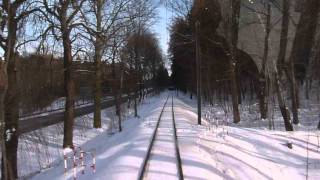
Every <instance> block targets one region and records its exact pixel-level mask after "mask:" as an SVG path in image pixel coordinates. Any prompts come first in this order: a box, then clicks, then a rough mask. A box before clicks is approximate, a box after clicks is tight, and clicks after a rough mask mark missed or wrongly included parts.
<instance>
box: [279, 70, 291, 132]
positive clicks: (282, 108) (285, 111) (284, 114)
mask: <svg viewBox="0 0 320 180" xmlns="http://www.w3.org/2000/svg"><path fill="white" fill-rule="evenodd" d="M275 88H276V93H277V98H278V103H279V108H280V111H281V114H282V117H283V121H284V126H285V128H286V131H293V127H292V124H291V120H290V112H289V110H288V108H287V107H286V104H285V101H284V100H283V97H282V94H281V88H280V80H279V75H278V72H276V74H275Z"/></svg>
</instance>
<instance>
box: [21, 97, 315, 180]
mask: <svg viewBox="0 0 320 180" xmlns="http://www.w3.org/2000/svg"><path fill="white" fill-rule="evenodd" d="M172 94H174V93H172ZM172 94H170V93H169V92H166V93H162V94H161V95H160V96H156V97H152V98H149V99H148V100H147V101H146V102H145V103H143V104H142V105H141V106H140V107H139V115H140V118H134V117H133V116H132V115H129V116H128V120H126V121H125V122H124V123H123V125H124V128H123V132H121V133H115V134H114V135H112V136H110V133H109V131H108V128H107V127H105V126H104V127H103V128H102V129H99V130H86V131H85V132H84V133H82V134H85V135H86V137H85V138H80V137H81V136H80V135H79V134H78V133H77V132H78V131H81V129H77V128H76V130H75V131H76V132H75V134H76V136H75V141H76V144H77V145H78V146H79V147H81V148H82V149H83V150H84V151H86V152H94V153H95V155H96V173H94V172H93V171H92V169H91V168H90V166H91V165H92V163H93V159H92V156H90V155H87V156H86V157H85V163H86V165H87V166H86V167H85V174H83V175H82V174H81V168H80V167H78V168H77V173H76V175H77V179H80V180H81V179H84V180H85V179H92V180H94V179H108V180H109V179H111V180H118V179H119V180H120V179H121V180H122V179H137V177H138V173H139V171H140V168H141V165H142V163H143V160H144V158H145V156H146V152H147V147H148V145H149V142H150V140H151V136H152V133H153V130H154V128H155V125H156V122H157V119H158V117H159V114H160V112H161V109H162V106H163V104H164V102H165V100H166V98H167V96H168V95H172ZM170 101H171V100H170V99H169V102H168V104H167V107H166V108H165V111H164V114H163V118H162V122H161V123H160V129H159V132H158V133H159V136H158V137H157V139H156V142H155V148H154V150H153V151H152V155H151V161H150V164H149V165H148V170H149V171H148V173H147V175H146V177H147V178H146V179H165V180H170V179H177V178H178V176H177V168H176V164H175V156H174V144H173V139H172V138H173V137H172V135H173V132H172V119H171V117H172V114H171V113H172V112H171V108H170V105H171V102H170ZM242 110H243V111H242V112H244V113H243V114H241V116H242V119H244V117H247V119H244V122H242V123H241V124H240V125H231V124H229V125H228V122H231V118H232V117H231V116H230V115H229V114H228V112H227V111H225V110H222V109H219V108H217V106H216V107H215V106H211V107H210V112H211V113H208V111H209V109H207V108H203V114H204V116H203V117H205V118H204V119H203V120H202V122H203V123H202V124H203V125H197V109H196V101H195V100H190V99H188V97H186V96H183V95H181V94H179V96H178V97H174V113H175V119H176V126H177V135H178V142H179V149H180V155H181V160H182V169H183V174H184V178H185V179H230V180H248V179H253V180H256V179H259V180H260V179H262V180H263V179H266V180H269V179H279V180H282V179H298V180H299V179H301V180H302V179H309V180H317V179H320V148H319V136H320V134H319V131H317V130H315V128H310V126H306V125H307V124H308V123H306V122H305V121H308V122H309V121H310V120H309V119H308V118H305V119H304V118H302V121H301V125H300V126H299V127H298V128H299V130H298V131H295V132H285V131H283V130H282V128H276V129H277V130H273V131H271V130H267V129H265V128H264V127H267V126H263V125H264V124H268V123H269V122H268V120H266V121H265V122H261V123H258V122H256V121H254V122H255V123H254V124H252V122H251V123H249V121H248V120H252V119H250V118H252V116H250V113H249V112H250V111H251V110H250V109H248V111H245V110H244V109H242ZM112 111H113V110H112V109H111V111H110V110H109V111H108V113H109V115H110V113H111V112H112ZM302 111H303V110H302ZM307 112H308V111H306V112H302V113H305V114H306V115H307ZM310 112H313V111H309V113H310ZM246 113H248V114H246ZM312 114H314V113H312ZM90 116H91V115H90ZM316 117H318V116H316ZM103 119H104V120H103V122H104V123H107V122H109V121H110V120H107V119H108V118H107V117H106V116H104V117H103ZM276 119H277V118H276ZM279 119H280V118H279ZM260 121H261V120H260ZM276 124H277V121H276ZM277 125H281V124H277ZM311 125H312V126H313V125H314V123H311ZM276 127H277V126H276ZM46 130H50V127H48V128H46ZM51 130H52V127H51ZM55 131H56V130H52V133H54V132H55ZM46 135H48V134H46ZM59 138H62V137H60V136H59ZM288 142H291V143H292V149H290V148H288ZM60 147H61V146H60ZM56 151H58V152H60V153H56ZM47 153H49V154H55V155H54V156H52V158H53V159H54V162H53V163H51V164H49V165H48V168H46V169H45V170H42V172H41V173H38V174H37V175H35V176H33V177H31V178H30V179H32V180H43V179H73V169H72V167H70V165H71V161H69V162H68V163H69V164H68V171H67V173H66V174H65V175H64V164H63V155H62V153H61V151H60V150H59V146H58V147H55V148H52V147H50V148H49V150H48V151H47ZM69 154H70V153H69ZM71 154H72V153H71ZM29 162H30V159H28V160H27V161H26V162H25V163H23V166H24V167H25V166H26V167H27V166H30V163H29ZM51 162H52V161H51Z"/></svg>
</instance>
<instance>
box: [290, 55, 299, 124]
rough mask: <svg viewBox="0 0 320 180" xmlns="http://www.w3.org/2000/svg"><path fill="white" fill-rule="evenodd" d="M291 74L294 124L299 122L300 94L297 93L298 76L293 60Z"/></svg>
mask: <svg viewBox="0 0 320 180" xmlns="http://www.w3.org/2000/svg"><path fill="white" fill-rule="evenodd" d="M289 76H290V78H289V79H291V84H290V89H291V102H292V104H291V105H292V115H293V123H294V124H299V117H298V114H299V112H298V108H299V106H298V98H299V95H298V93H297V83H296V78H295V73H294V65H293V61H292V60H291V61H290V62H289Z"/></svg>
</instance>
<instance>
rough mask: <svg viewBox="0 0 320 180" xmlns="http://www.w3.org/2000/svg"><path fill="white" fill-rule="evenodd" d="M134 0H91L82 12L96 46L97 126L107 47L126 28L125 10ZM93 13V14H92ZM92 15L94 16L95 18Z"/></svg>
mask: <svg viewBox="0 0 320 180" xmlns="http://www.w3.org/2000/svg"><path fill="white" fill-rule="evenodd" d="M131 1H132V0H120V1H115V0H97V1H93V0H92V1H91V0H90V1H89V2H88V5H89V6H88V8H87V9H85V10H84V11H83V13H82V17H83V19H84V21H85V23H84V25H83V27H84V28H85V29H86V30H87V33H88V34H89V38H88V40H89V41H90V42H91V43H92V44H93V46H94V54H95V55H94V61H95V89H94V104H95V111H94V122H93V126H94V127H95V128H100V127H101V96H102V91H101V83H102V80H101V79H102V77H101V75H102V72H101V61H102V58H103V56H104V53H105V52H106V49H107V48H110V47H111V46H112V43H111V42H110V40H111V39H112V38H113V37H114V36H116V35H117V32H118V31H119V30H120V29H121V28H124V26H125V24H126V23H125V21H128V17H127V16H126V15H125V10H126V8H127V6H128V5H129V3H130V2H131ZM92 15H93V16H92ZM91 17H94V18H93V19H92V18H91Z"/></svg>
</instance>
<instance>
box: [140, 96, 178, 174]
mask: <svg viewBox="0 0 320 180" xmlns="http://www.w3.org/2000/svg"><path fill="white" fill-rule="evenodd" d="M170 99H171V98H170ZM173 131H174V129H173V121H172V110H171V103H167V105H166V107H165V108H164V111H163V115H162V117H161V120H160V124H159V128H158V131H157V136H156V139H155V142H154V145H153V147H152V151H151V156H150V159H149V164H148V166H147V169H146V175H145V178H144V179H153V180H161V179H166V180H171V179H178V170H177V165H176V164H177V158H176V154H175V144H174V132H173Z"/></svg>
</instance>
